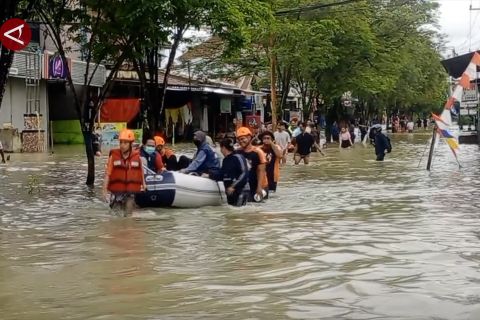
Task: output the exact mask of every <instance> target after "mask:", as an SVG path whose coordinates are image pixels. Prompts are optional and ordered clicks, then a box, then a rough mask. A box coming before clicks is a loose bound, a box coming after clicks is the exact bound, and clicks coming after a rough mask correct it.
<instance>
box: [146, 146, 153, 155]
mask: <svg viewBox="0 0 480 320" xmlns="http://www.w3.org/2000/svg"><path fill="white" fill-rule="evenodd" d="M145 152H146V153H148V154H152V153H154V152H155V147H152V146H145Z"/></svg>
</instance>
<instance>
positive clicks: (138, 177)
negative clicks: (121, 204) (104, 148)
mask: <svg viewBox="0 0 480 320" xmlns="http://www.w3.org/2000/svg"><path fill="white" fill-rule="evenodd" d="M110 156H111V161H112V173H111V174H110V177H109V180H108V191H110V192H140V191H141V189H142V185H143V172H142V170H143V169H142V160H141V159H140V153H139V152H138V151H137V150H134V151H132V152H131V153H130V156H129V157H128V158H127V159H124V158H123V156H122V152H121V151H120V149H114V150H112V151H110Z"/></svg>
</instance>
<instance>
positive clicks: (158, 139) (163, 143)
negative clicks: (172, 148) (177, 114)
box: [153, 136, 165, 146]
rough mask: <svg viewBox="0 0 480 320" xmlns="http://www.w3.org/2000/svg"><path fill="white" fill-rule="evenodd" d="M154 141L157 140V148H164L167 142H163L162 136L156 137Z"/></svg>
mask: <svg viewBox="0 0 480 320" xmlns="http://www.w3.org/2000/svg"><path fill="white" fill-rule="evenodd" d="M153 140H155V145H156V146H163V145H165V140H163V138H162V137H160V136H155V137H153Z"/></svg>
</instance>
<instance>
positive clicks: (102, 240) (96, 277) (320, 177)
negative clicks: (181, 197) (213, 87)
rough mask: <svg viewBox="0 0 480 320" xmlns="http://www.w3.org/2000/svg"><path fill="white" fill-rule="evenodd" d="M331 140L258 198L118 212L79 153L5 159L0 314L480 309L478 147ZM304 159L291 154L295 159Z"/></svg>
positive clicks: (433, 314) (408, 139)
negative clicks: (429, 160) (378, 147)
mask: <svg viewBox="0 0 480 320" xmlns="http://www.w3.org/2000/svg"><path fill="white" fill-rule="evenodd" d="M427 139H428V136H427V135H415V136H412V135H403V136H400V135H399V136H396V137H394V138H393V140H392V141H393V143H394V149H393V153H392V154H390V155H387V160H386V161H385V162H384V163H377V162H375V161H373V159H374V155H373V149H372V148H371V147H369V148H365V147H363V146H362V145H361V144H360V145H356V147H355V148H354V149H352V150H342V151H341V152H340V151H339V150H338V149H337V148H333V149H328V150H327V156H326V157H320V156H315V157H314V160H313V163H312V164H311V165H310V166H303V165H301V166H297V167H294V166H292V165H288V166H287V167H285V168H284V169H283V172H282V181H281V183H280V185H279V191H278V192H277V194H275V195H273V196H272V197H271V199H270V200H269V201H268V202H267V203H264V204H255V205H250V206H247V207H245V208H240V209H238V208H237V209H236V208H229V207H215V208H213V207H210V208H200V209H195V210H191V209H189V210H179V209H148V210H139V211H137V212H135V217H134V218H120V217H117V216H115V215H114V214H112V213H111V212H109V210H108V208H107V206H106V204H104V203H103V202H102V201H101V199H100V196H99V195H100V185H101V180H102V177H101V176H102V173H101V171H102V168H103V165H104V161H105V159H102V161H100V163H98V167H97V169H98V170H97V171H99V173H98V179H97V187H96V188H95V189H94V190H89V189H87V188H86V187H84V185H83V183H84V177H85V170H86V165H85V163H84V160H83V155H82V149H81V148H77V147H64V148H56V150H55V154H53V155H26V154H23V155H19V154H15V155H12V160H13V161H12V162H11V163H10V164H9V165H8V166H2V167H0V181H1V185H0V319H2V320H9V319H15V320H17V319H39V320H42V319H45V320H47V319H48V320H51V319H102V320H103V319H232V320H233V319H437V320H438V319H480V266H479V264H480V200H479V199H480V181H479V180H480V179H479V178H480V172H479V169H480V165H479V160H480V153H479V150H478V147H477V146H467V145H465V146H463V145H462V151H461V154H460V156H459V158H460V161H461V163H462V165H463V169H461V170H459V169H458V167H457V165H456V162H455V161H454V159H453V156H452V155H451V154H450V151H449V150H448V148H447V147H446V146H445V145H443V144H440V145H439V147H438V149H437V152H436V156H435V158H434V166H433V170H432V172H431V173H429V172H427V171H426V170H425V169H424V168H425V162H426V158H425V157H424V159H423V161H422V162H421V165H420V167H418V163H419V159H420V157H421V155H422V153H423V152H424V150H425V147H426V144H427V142H428V141H427ZM290 161H291V160H290Z"/></svg>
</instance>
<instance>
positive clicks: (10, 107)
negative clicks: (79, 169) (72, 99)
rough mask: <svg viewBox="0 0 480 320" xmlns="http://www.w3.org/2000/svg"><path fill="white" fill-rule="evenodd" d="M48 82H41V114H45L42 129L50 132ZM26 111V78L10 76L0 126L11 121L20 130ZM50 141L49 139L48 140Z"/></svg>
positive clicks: (22, 127) (0, 111) (0, 110)
mask: <svg viewBox="0 0 480 320" xmlns="http://www.w3.org/2000/svg"><path fill="white" fill-rule="evenodd" d="M47 99H48V97H47V90H46V82H45V81H41V82H40V114H42V115H43V117H42V123H41V129H43V130H45V132H46V133H47V134H48V119H49V112H48V111H49V110H48V107H47V106H48V103H47ZM25 113H26V90H25V79H23V78H15V77H9V79H8V82H7V87H6V88H5V94H4V96H3V101H2V105H1V108H0V127H3V126H4V124H6V123H11V124H12V126H13V128H14V129H18V131H19V132H21V131H23V129H24V121H23V115H24V114H25ZM47 141H48V140H47Z"/></svg>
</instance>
